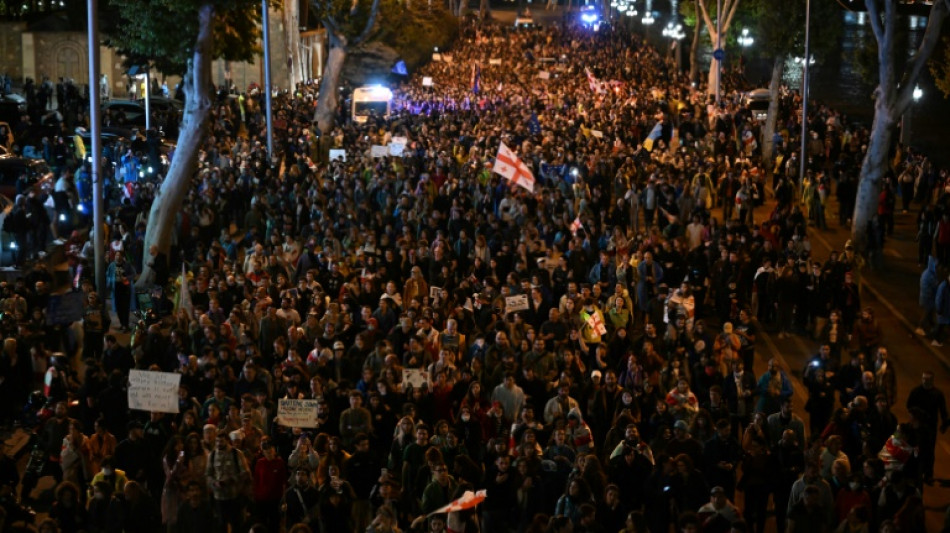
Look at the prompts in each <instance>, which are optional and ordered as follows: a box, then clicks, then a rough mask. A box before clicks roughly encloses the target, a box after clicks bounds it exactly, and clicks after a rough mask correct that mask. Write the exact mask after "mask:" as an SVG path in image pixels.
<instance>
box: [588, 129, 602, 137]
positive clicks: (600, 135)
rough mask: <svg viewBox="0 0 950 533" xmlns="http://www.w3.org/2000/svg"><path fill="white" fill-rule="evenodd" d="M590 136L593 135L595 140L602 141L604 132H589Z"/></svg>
mask: <svg viewBox="0 0 950 533" xmlns="http://www.w3.org/2000/svg"><path fill="white" fill-rule="evenodd" d="M590 134H591V135H593V136H594V137H595V138H597V139H603V138H604V132H602V131H600V130H590Z"/></svg>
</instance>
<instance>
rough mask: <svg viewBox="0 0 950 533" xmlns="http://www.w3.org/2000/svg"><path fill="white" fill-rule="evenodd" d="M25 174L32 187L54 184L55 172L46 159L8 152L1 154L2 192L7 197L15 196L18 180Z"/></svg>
mask: <svg viewBox="0 0 950 533" xmlns="http://www.w3.org/2000/svg"><path fill="white" fill-rule="evenodd" d="M24 174H25V175H26V177H27V183H28V184H29V186H30V187H33V188H43V187H47V186H52V180H53V173H52V172H51V171H50V169H49V166H48V165H47V164H46V162H45V161H43V160H42V159H28V158H26V157H17V156H14V155H9V154H8V155H4V156H0V194H2V195H3V196H6V197H7V198H15V197H16V194H17V180H18V179H20V176H22V175H24Z"/></svg>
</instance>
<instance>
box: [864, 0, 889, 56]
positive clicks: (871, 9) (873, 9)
mask: <svg viewBox="0 0 950 533" xmlns="http://www.w3.org/2000/svg"><path fill="white" fill-rule="evenodd" d="M864 5H865V6H867V9H868V19H870V20H871V30H873V31H874V38H875V39H876V40H877V44H878V46H880V45H881V41H883V40H884V29H883V28H882V27H881V12H880V11H879V10H878V7H877V0H864Z"/></svg>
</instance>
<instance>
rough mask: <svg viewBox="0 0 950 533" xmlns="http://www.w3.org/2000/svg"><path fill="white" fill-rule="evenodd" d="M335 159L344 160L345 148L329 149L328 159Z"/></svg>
mask: <svg viewBox="0 0 950 533" xmlns="http://www.w3.org/2000/svg"><path fill="white" fill-rule="evenodd" d="M337 159H341V160H343V162H344V163H345V162H346V150H343V149H337V148H333V149H331V150H330V161H336V160H337Z"/></svg>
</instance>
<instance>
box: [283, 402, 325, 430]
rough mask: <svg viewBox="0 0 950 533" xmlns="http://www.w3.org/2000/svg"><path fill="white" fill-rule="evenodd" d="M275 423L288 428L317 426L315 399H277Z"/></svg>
mask: <svg viewBox="0 0 950 533" xmlns="http://www.w3.org/2000/svg"><path fill="white" fill-rule="evenodd" d="M277 423H278V424H280V425H282V426H286V427H290V428H315V427H317V400H292V399H290V398H281V399H280V400H278V401H277Z"/></svg>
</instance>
